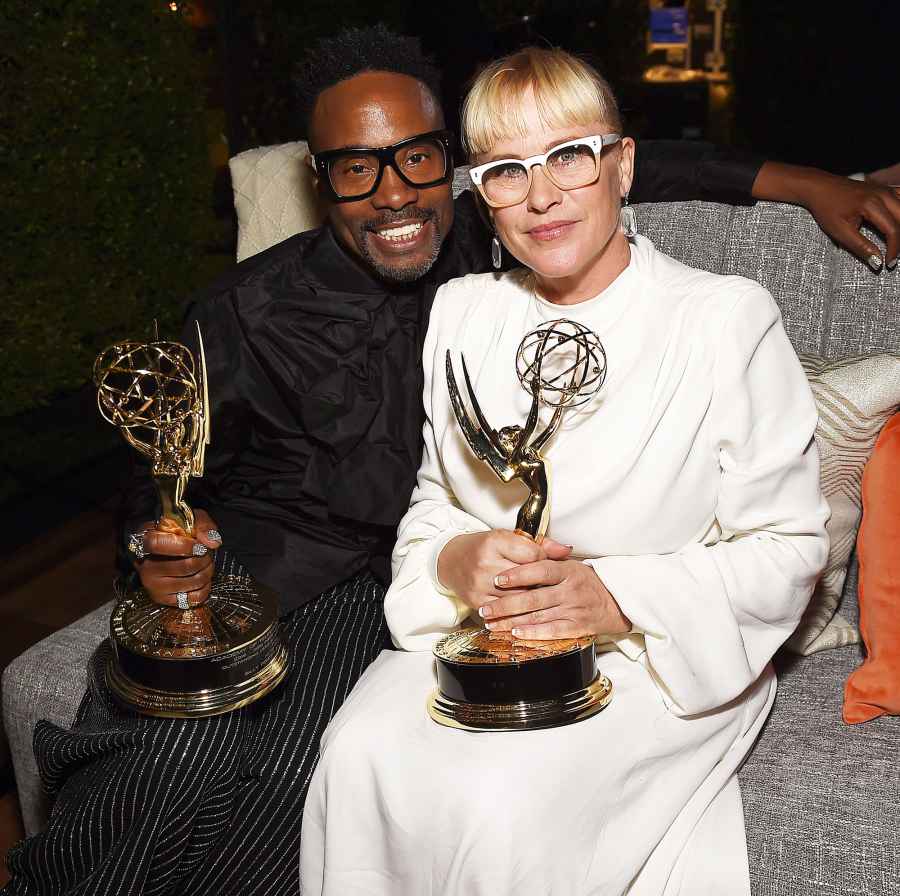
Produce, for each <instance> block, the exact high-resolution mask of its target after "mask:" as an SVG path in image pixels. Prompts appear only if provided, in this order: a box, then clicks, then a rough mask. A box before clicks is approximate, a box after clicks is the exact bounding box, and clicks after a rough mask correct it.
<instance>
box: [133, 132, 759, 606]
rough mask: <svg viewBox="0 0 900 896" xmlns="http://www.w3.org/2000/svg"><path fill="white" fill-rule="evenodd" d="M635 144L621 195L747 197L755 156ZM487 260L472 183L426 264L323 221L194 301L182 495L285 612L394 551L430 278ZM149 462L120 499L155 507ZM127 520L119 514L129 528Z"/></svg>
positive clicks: (417, 418)
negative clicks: (376, 259)
mask: <svg viewBox="0 0 900 896" xmlns="http://www.w3.org/2000/svg"><path fill="white" fill-rule="evenodd" d="M688 146H689V147H690V149H691V151H690V152H686V151H685V149H684V146H683V145H682V144H679V143H677V142H675V143H673V144H660V143H653V142H650V141H648V142H646V143H642V144H641V156H643V158H642V161H641V162H640V164H639V165H638V167H637V170H636V175H635V184H634V189H633V190H632V199H633V200H634V201H652V200H654V199H686V198H695V199H718V200H725V201H732V202H734V201H743V202H747V201H749V194H750V189H751V187H752V184H753V180H754V179H755V177H756V173H757V171H758V169H759V160H756V159H750V158H744V159H739V158H737V157H736V156H734V155H732V154H727V153H722V152H720V151H719V150H715V149H713V148H710V147H707V146H705V145H703V144H700V145H695V144H688ZM487 270H490V252H489V236H488V234H487V232H486V230H485V228H484V225H483V223H482V221H481V219H480V217H479V213H478V210H477V207H476V204H475V201H474V197H473V195H472V194H471V193H469V192H465V193H463V194H462V196H460V197H459V198H458V199H457V200H456V211H455V221H454V226H453V228H452V231H451V233H450V235H449V236H448V237H447V239H446V240H445V241H444V244H443V246H442V248H441V252H440V255H439V256H438V260H437V262H436V263H435V265H434V266H433V267H432V269H431V271H429V273H428V274H427V275H425V277H423V278H421V279H420V280H418V281H417V282H416V283H414V284H411V285H410V286H408V287H404V286H399V285H397V284H387V283H385V282H384V281H381V280H379V279H378V278H377V277H376V276H374V275H373V274H372V273H371V272H370V271H369V270H368V268H366V267H365V266H364V265H362V264H361V263H360V262H359V261H358V260H356V259H355V258H354V257H353V256H351V255H350V254H349V253H348V252H347V251H345V250H344V249H343V248H342V247H341V246H340V245H339V244H338V243H337V241H336V240H335V238H334V236H333V234H332V232H331V230H330V228H328V227H327V226H325V227H323V228H321V229H319V230H314V231H309V232H307V233H302V234H298V235H297V236H294V237H291V238H290V239H287V240H285V241H284V242H282V243H280V244H279V245H277V246H274V247H272V248H271V249H268V250H267V251H265V252H261V253H260V254H258V255H255V256H253V257H252V258H249V259H247V260H246V261H244V262H242V263H241V264H239V265H237V266H236V267H235V268H234V269H233V270H232V271H230V272H229V273H228V274H227V275H225V276H224V277H223V278H221V279H220V280H219V281H217V282H216V283H215V284H214V285H213V286H212V287H211V288H210V289H208V290H207V291H206V292H205V293H203V294H202V295H201V296H200V297H199V298H197V299H196V300H195V301H194V302H193V303H192V304H191V306H190V308H189V310H188V314H187V319H186V325H185V328H184V335H183V340H184V342H185V343H186V344H188V345H190V346H191V347H192V348H195V346H196V337H195V326H194V323H195V321H196V322H197V323H199V325H200V330H201V332H202V334H203V343H204V349H205V355H206V363H207V371H208V377H209V396H210V404H211V409H212V419H211V432H212V440H211V444H210V446H209V448H208V449H207V453H206V469H205V473H204V476H203V478H202V479H199V480H198V479H193V480H191V485H190V488H189V492H188V500H189V502H190V503H191V504H192V505H193V506H195V507H204V508H206V509H207V510H208V511H209V513H210V515H211V516H212V517H213V519H215V520H216V522H217V523H218V525H219V527H220V529H221V530H222V535H223V539H224V545H225V547H226V548H227V549H228V550H229V551H232V552H234V553H235V554H236V555H237V556H238V558H239V559H240V560H241V561H242V562H243V563H244V564H245V565H246V566H247V568H248V569H249V570H250V572H251V573H252V574H253V575H254V576H255V577H256V578H257V579H259V580H260V581H261V582H263V583H265V584H267V585H269V586H270V587H272V588H274V589H275V590H276V591H277V592H278V593H279V595H280V599H281V610H282V612H289V611H290V610H292V609H295V608H296V607H298V606H300V605H302V604H303V603H305V602H307V601H309V600H311V599H313V598H315V597H316V596H317V595H319V594H320V593H321V592H322V591H324V590H325V589H327V588H329V587H330V586H332V585H335V584H337V583H338V582H341V581H343V580H344V579H346V578H348V577H349V576H351V575H353V574H355V573H357V572H359V571H360V570H364V569H371V570H372V571H373V572H374V574H375V575H376V576H377V577H378V578H379V579H381V580H382V581H384V582H385V583H387V582H389V581H390V554H391V550H392V548H393V544H394V541H395V538H396V532H397V525H398V523H399V521H400V518H401V517H402V516H403V514H404V513H405V512H406V510H407V508H408V505H409V499H410V495H411V493H412V489H413V485H414V484H415V476H416V470H417V469H418V466H419V460H420V455H421V450H422V447H421V432H422V425H423V422H424V417H423V410H422V365H421V355H422V346H423V344H424V340H425V332H426V329H427V326H428V315H429V313H430V311H431V305H432V302H433V300H434V294H435V292H436V290H437V288H438V287H439V286H440V285H441V284H442V283H445V282H446V281H447V280H450V279H452V278H453V277H459V276H463V275H465V274H468V273H480V272H484V271H487ZM155 515H156V511H155V510H154V499H153V491H152V486H151V485H150V481H149V476H148V475H147V472H146V468H144V469H142V470H139V471H138V472H137V474H136V476H135V479H134V483H133V487H132V490H131V494H130V496H129V498H128V502H127V513H126V514H125V516H126V517H127V518H128V519H129V523H130V525H131V526H132V527H133V525H134V524H135V522H137V521H140V520H146V519H150V518H152V517H154V516H155ZM127 528H128V524H126V529H127Z"/></svg>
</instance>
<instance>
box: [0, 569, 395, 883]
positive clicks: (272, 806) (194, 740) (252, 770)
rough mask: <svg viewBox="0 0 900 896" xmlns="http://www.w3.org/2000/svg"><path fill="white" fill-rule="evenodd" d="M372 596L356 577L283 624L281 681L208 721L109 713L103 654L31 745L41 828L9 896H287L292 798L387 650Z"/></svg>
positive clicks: (374, 589)
mask: <svg viewBox="0 0 900 896" xmlns="http://www.w3.org/2000/svg"><path fill="white" fill-rule="evenodd" d="M383 598H384V588H383V587H382V586H381V585H380V584H379V583H378V582H377V581H376V580H375V579H374V578H373V577H372V576H371V575H370V574H368V573H364V574H360V575H358V576H355V577H354V578H352V579H349V580H348V581H346V582H344V583H342V584H341V585H338V586H336V587H335V588H332V589H331V590H329V591H326V592H325V593H324V594H322V595H321V596H320V597H319V598H318V599H316V600H315V601H313V602H311V603H309V604H306V605H304V606H303V607H301V608H299V609H298V610H295V611H294V612H292V613H290V614H289V615H287V616H285V617H284V618H283V619H282V624H283V631H284V638H285V642H286V644H287V647H288V654H289V658H290V662H289V669H288V673H287V676H286V678H285V680H284V682H283V683H282V684H281V685H280V686H279V687H278V688H277V689H276V690H275V691H274V692H273V693H271V694H269V695H268V696H266V697H264V698H263V699H261V700H259V701H257V702H256V703H254V704H251V705H250V706H248V707H245V708H244V709H240V710H236V711H235V712H232V713H228V714H226V715H221V716H215V717H213V718H210V719H187V720H185V719H152V718H147V717H144V716H138V715H137V714H132V713H128V712H126V711H123V710H122V709H120V708H119V707H118V706H117V705H116V704H115V703H114V702H113V700H112V698H111V696H110V694H109V691H108V690H107V688H106V685H105V679H104V671H103V670H104V664H105V662H106V658H107V656H108V651H109V650H110V647H109V645H108V644H104V645H103V646H102V647H101V648H100V649H99V650H98V651H97V653H96V654H95V655H94V657H93V659H92V662H91V668H90V670H89V685H88V691H87V693H86V694H85V697H84V700H83V701H82V704H81V707H80V708H79V711H78V715H77V717H76V720H75V724H74V726H73V727H72V730H71V731H66V730H64V729H62V728H59V727H58V726H56V725H51V724H50V723H48V722H40V723H38V726H37V728H36V730H35V736H34V748H35V754H36V756H37V760H38V765H39V768H40V771H41V776H42V778H43V780H44V784H45V786H46V787H47V788H48V789H49V790H50V792H51V793H55V794H56V801H55V804H54V807H53V812H52V815H51V818H50V822H49V824H48V827H47V830H46V831H44V832H43V833H41V834H38V835H37V836H35V837H32V838H30V839H28V840H25V841H23V842H22V843H20V844H18V845H17V846H15V847H13V849H12V850H10V852H9V855H8V857H7V865H8V867H9V871H10V874H11V875H12V880H11V881H10V883H9V884H8V885H7V886H6V888H4V889H3V890H2V893H3V894H7V896H12V894H16V896H26V894H27V896H37V894H41V896H44V894H46V896H51V894H52V896H61V894H79V896H89V894H90V896H126V894H128V896H136V894H148V896H149V894H154V896H156V894H158V896H162V894H167V896H168V894H173V896H174V894H179V896H181V894H190V896H231V894H234V896H238V894H240V896H281V894H296V893H298V891H299V856H300V824H301V818H302V815H303V803H304V800H305V799H306V792H307V789H308V787H309V781H310V778H311V777H312V773H313V771H314V769H315V765H316V760H317V759H318V754H319V738H320V737H321V734H322V732H323V731H324V730H325V726H326V725H327V724H328V722H329V720H330V719H331V717H332V716H333V715H334V713H335V712H336V711H337V709H338V707H340V705H341V703H342V702H343V701H344V699H345V698H346V696H347V694H349V692H350V690H351V688H352V687H353V685H354V684H355V683H356V681H357V679H358V678H359V676H360V675H361V674H362V673H363V671H364V670H365V668H366V667H367V666H368V665H369V663H371V662H372V661H373V660H374V659H375V657H377V656H378V654H379V652H380V651H381V650H382V648H383V647H385V646H386V645H387V643H388V636H387V627H386V625H385V622H384V615H383V611H382V602H383Z"/></svg>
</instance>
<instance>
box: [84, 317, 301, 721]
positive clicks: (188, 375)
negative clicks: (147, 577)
mask: <svg viewBox="0 0 900 896" xmlns="http://www.w3.org/2000/svg"><path fill="white" fill-rule="evenodd" d="M197 338H198V342H199V358H198V362H197V363H195V361H194V357H193V355H192V354H191V352H190V351H189V350H188V349H187V348H186V347H185V346H183V345H181V344H180V343H177V342H160V341H159V339H157V340H156V341H154V342H118V343H116V344H115V345H112V346H110V347H109V348H108V349H106V350H105V351H104V352H102V353H101V354H100V356H99V357H98V358H97V360H96V362H95V364H94V381H95V383H96V385H97V403H98V405H99V407H100V413H101V414H102V415H103V417H104V418H105V419H106V420H107V421H109V422H110V423H112V424H113V425H114V426H116V427H118V429H119V431H120V432H121V433H122V435H123V436H124V438H125V440H126V441H127V442H128V443H129V444H130V445H132V447H134V448H135V449H137V450H138V451H139V452H140V453H141V454H143V455H144V456H145V457H146V458H147V459H148V460H149V461H150V463H151V473H152V476H153V484H154V486H155V488H156V493H157V496H158V498H159V504H160V508H161V515H160V519H159V520H158V521H157V524H156V525H157V528H158V529H161V530H163V531H167V532H172V533H176V534H179V535H189V536H193V535H194V514H193V511H192V509H191V508H190V507H189V506H188V504H187V502H186V501H185V500H184V494H185V490H186V488H187V483H188V478H189V477H190V476H202V475H203V463H204V452H205V448H206V445H207V444H209V399H208V395H207V385H206V364H205V360H204V357H203V342H202V338H201V337H200V331H199V328H198V330H197ZM142 536H143V533H141V538H142ZM137 541H138V536H132V542H137ZM139 543H140V546H141V547H140V549H141V551H142V550H143V542H142V541H140V542H139ZM129 547H130V549H131V550H132V551H134V553H135V554H136V556H138V557H139V558H142V557H143V554H142V553H139V552H138V551H137V550H135V546H134V544H130V545H129ZM219 559H220V561H221V560H222V558H219ZM117 597H118V601H117V603H116V606H115V608H114V609H113V613H112V618H111V619H110V638H111V641H112V644H113V656H112V658H111V659H110V661H109V663H108V665H107V669H106V679H107V683H108V684H109V688H110V690H111V692H112V694H113V696H114V697H115V698H116V700H117V701H118V702H120V703H121V704H123V705H124V706H126V707H128V708H129V709H133V710H136V711H137V712H140V713H144V714H145V715H151V716H166V717H170V718H195V717H202V716H213V715H218V714H220V713H224V712H229V711H230V710H233V709H238V708H239V707H241V706H246V705H247V704H248V703H252V702H253V701H254V700H258V699H259V698H260V697H262V696H264V695H265V694H267V693H269V691H271V690H272V689H273V688H274V687H276V686H277V685H278V684H279V683H280V682H281V680H282V679H283V678H284V676H285V674H286V672H287V652H286V650H285V647H284V644H283V643H282V640H281V635H280V628H279V622H278V600H277V597H276V595H275V594H274V593H273V592H271V591H270V590H268V589H266V588H263V587H262V586H260V585H259V584H257V583H256V582H254V581H253V580H252V579H251V578H250V576H249V575H248V574H247V573H246V571H244V570H243V569H242V568H241V567H240V566H238V564H237V563H236V562H234V560H233V559H232V558H228V559H227V560H225V562H219V564H218V570H217V573H216V576H215V579H214V580H213V583H212V588H211V591H210V594H209V596H208V597H207V598H206V599H201V598H199V597H198V596H196V595H192V594H191V593H189V592H179V593H178V595H177V599H178V604H179V606H167V605H166V604H162V603H157V602H155V601H153V600H151V598H150V597H149V595H148V594H147V593H146V592H145V591H144V590H143V589H142V588H137V589H133V590H132V589H125V588H119V589H118V594H117ZM174 597H175V596H174V595H173V598H174ZM182 602H184V608H181V604H182Z"/></svg>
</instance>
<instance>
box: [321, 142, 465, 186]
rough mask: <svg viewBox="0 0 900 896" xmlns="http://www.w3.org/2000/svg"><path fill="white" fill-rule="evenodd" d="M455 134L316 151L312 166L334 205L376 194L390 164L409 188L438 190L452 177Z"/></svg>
mask: <svg viewBox="0 0 900 896" xmlns="http://www.w3.org/2000/svg"><path fill="white" fill-rule="evenodd" d="M452 142H453V135H452V134H451V133H450V131H429V132H428V133H427V134H417V135H416V136H415V137H409V138H407V139H406V140H401V141H400V142H399V143H395V144H394V145H393V146H385V147H383V148H381V149H372V148H371V147H368V146H362V147H359V148H355V147H351V148H348V149H329V150H327V151H326V152H317V153H316V154H315V155H314V156H313V157H312V161H313V167H314V168H315V171H316V174H318V175H319V177H320V178H321V181H322V183H323V184H324V185H325V187H326V189H327V190H328V192H329V193H330V194H331V198H332V199H333V200H334V201H335V202H356V201H357V200H358V199H367V198H368V197H369V196H372V195H373V194H374V193H375V192H377V190H378V187H379V186H380V185H381V178H382V176H383V175H384V168H385V166H386V165H389V166H390V167H391V168H393V169H394V171H396V172H397V174H398V175H399V177H400V179H401V180H402V181H403V182H404V183H405V184H407V185H408V186H410V187H421V188H427V187H436V186H437V185H438V184H443V183H447V181H449V180H450V178H451V177H452V176H453V153H452Z"/></svg>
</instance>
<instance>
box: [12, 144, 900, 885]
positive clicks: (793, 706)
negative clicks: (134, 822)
mask: <svg viewBox="0 0 900 896" xmlns="http://www.w3.org/2000/svg"><path fill="white" fill-rule="evenodd" d="M254 152H255V154H252V153H251V154H249V155H248V154H245V155H244V157H238V159H237V160H233V165H232V173H233V179H234V182H235V193H236V201H237V203H238V212H239V220H240V224H241V230H242V234H241V242H240V245H239V255H240V256H245V255H247V254H252V252H253V251H259V250H260V249H262V248H265V246H266V245H270V244H271V243H272V242H276V241H278V239H283V238H284V237H286V236H288V235H290V234H291V233H293V232H296V230H297V229H300V228H301V227H302V226H303V225H304V224H310V223H314V220H315V217H314V216H313V217H310V213H309V210H308V208H306V210H304V211H302V213H301V212H298V209H297V205H298V203H302V201H303V197H302V195H300V194H302V189H303V188H302V185H301V186H298V185H297V184H298V183H299V180H300V178H302V176H303V175H302V172H301V171H298V168H299V162H298V157H299V156H300V155H302V148H298V145H296V144H295V145H291V146H289V147H284V148H283V149H282V151H281V152H279V151H278V150H272V149H267V150H261V151H254ZM265 165H269V169H268V171H267V170H266V169H265ZM285 177H287V178H288V179H289V180H290V179H291V178H293V181H291V183H288V184H286V185H285V184H283V183H282V184H279V182H278V181H279V178H281V179H283V178H285ZM298 191H299V192H298ZM267 197H268V198H267ZM307 199H308V197H307ZM638 219H639V224H640V229H641V231H642V232H644V233H646V234H648V235H649V236H650V237H651V238H652V239H653V240H654V241H655V242H656V244H657V246H659V247H660V248H661V249H662V250H663V251H665V252H668V253H669V254H671V255H673V256H675V257H676V258H679V259H681V260H683V261H685V262H686V263H688V264H691V265H694V266H696V267H700V268H705V269H706V270H710V271H718V272H722V273H734V274H742V275H745V276H748V277H752V278H754V279H756V280H759V281H760V282H762V283H763V284H764V285H765V286H766V287H767V288H768V289H769V290H770V291H771V292H772V293H773V295H774V296H775V298H776V300H777V301H778V303H779V305H780V306H781V309H782V312H783V316H784V322H785V325H786V328H787V331H788V333H789V335H790V337H791V339H792V340H793V342H794V345H795V346H796V348H797V349H798V350H799V351H805V352H811V353H816V354H820V355H823V356H825V357H829V358H833V357H841V356H845V355H852V354H862V353H865V352H870V351H873V350H892V351H897V350H898V349H900V269H898V270H896V271H894V272H893V273H890V274H888V273H884V274H882V275H880V276H874V275H873V274H872V273H871V272H870V271H869V270H868V269H867V268H865V267H864V266H863V265H862V264H861V263H859V262H858V261H856V260H855V259H853V258H852V257H850V256H849V255H847V254H846V253H845V252H843V251H842V250H840V249H837V248H836V247H835V246H833V245H832V244H831V243H830V241H829V240H828V239H827V238H826V237H824V236H823V234H822V233H821V232H820V231H819V228H818V227H817V226H816V224H815V223H814V222H813V221H812V219H811V218H810V217H809V215H808V214H807V213H806V212H804V211H803V210H800V209H797V208H793V207H789V206H781V205H774V204H767V203H761V204H759V205H757V206H756V207H755V208H732V207H729V206H718V205H711V204H704V203H685V204H663V205H657V206H643V207H639V208H638ZM260 227H262V229H263V230H264V231H265V232H264V233H262V232H261V230H260ZM97 587H98V588H103V587H104V583H102V582H98V583H97ZM840 610H841V612H842V614H843V615H844V617H845V618H847V619H848V620H849V621H851V622H856V620H857V618H858V609H857V601H856V574H855V569H853V568H851V573H850V575H849V576H848V581H847V584H846V587H845V589H844V596H843V600H842V606H841V607H840ZM108 616H109V605H107V606H104V607H101V608H100V609H99V610H97V611H95V612H94V613H91V614H90V615H88V616H86V617H85V618H84V619H82V620H80V621H79V622H77V623H75V624H73V625H70V626H69V627H68V628H66V629H63V630H62V631H60V632H58V633H56V634H55V635H53V636H51V637H49V638H47V639H45V640H44V641H42V642H41V643H39V644H37V645H36V646H34V647H32V648H31V649H30V650H29V651H28V652H26V653H25V654H23V655H22V656H20V657H19V658H18V659H16V660H15V661H14V662H13V663H11V664H10V666H9V667H8V668H7V669H6V671H5V673H4V676H3V715H4V724H5V727H6V733H7V736H8V738H9V743H10V746H11V749H12V755H13V760H14V764H15V773H16V780H17V784H18V788H19V798H20V802H21V806H22V812H23V816H24V820H25V826H26V830H27V831H28V832H29V833H34V832H35V831H38V830H39V829H40V828H41V827H42V825H43V824H44V822H45V819H46V813H47V811H48V809H49V807H48V805H47V802H46V799H45V798H44V797H43V796H42V794H41V792H40V786H39V782H38V780H37V776H36V770H35V765H34V760H33V757H32V753H31V732H32V729H33V726H34V723H35V722H36V721H37V719H39V718H46V719H51V720H53V721H55V722H57V723H59V724H61V725H68V724H70V723H71V721H72V719H73V716H74V714H75V711H76V708H77V705H78V700H79V698H80V695H81V692H82V689H83V686H84V680H85V667H86V664H87V659H88V656H89V654H90V653H91V651H92V650H94V649H95V647H96V646H97V644H98V643H99V642H100V640H101V639H102V638H103V637H104V636H105V634H106V630H107V619H108ZM860 656H861V654H860V649H859V648H858V647H846V648H843V649H839V650H830V651H824V652H822V653H818V654H813V655H812V656H808V657H797V656H793V655H790V654H783V655H779V657H778V658H777V665H778V668H779V672H780V680H781V684H780V687H779V693H778V698H777V701H776V704H775V709H774V711H773V713H772V715H771V717H770V718H769V720H768V723H767V725H766V727H765V729H764V731H763V733H762V736H761V737H760V739H759V742H758V743H757V745H756V747H755V749H754V750H753V753H752V754H751V756H750V758H749V760H748V761H747V763H746V764H745V766H744V768H743V770H742V771H741V776H740V777H741V786H742V791H743V798H744V809H745V816H746V828H747V839H748V845H749V853H750V866H751V877H752V881H753V890H754V893H755V894H756V896H848V894H866V896H876V894H877V896H888V894H900V718H882V719H878V720H875V721H873V722H869V723H866V724H863V725H858V726H855V727H849V726H847V725H845V724H844V723H843V722H842V721H841V698H842V692H843V685H844V682H845V680H846V678H847V675H848V674H849V672H850V671H851V669H852V668H853V667H854V666H855V665H856V664H857V663H858V662H859V660H860ZM721 896H727V894H721Z"/></svg>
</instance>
